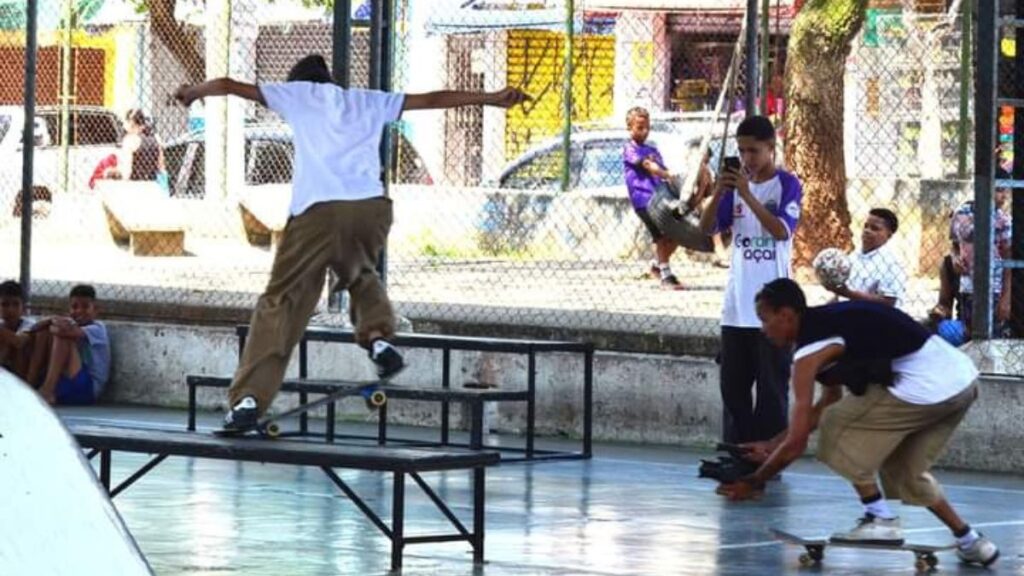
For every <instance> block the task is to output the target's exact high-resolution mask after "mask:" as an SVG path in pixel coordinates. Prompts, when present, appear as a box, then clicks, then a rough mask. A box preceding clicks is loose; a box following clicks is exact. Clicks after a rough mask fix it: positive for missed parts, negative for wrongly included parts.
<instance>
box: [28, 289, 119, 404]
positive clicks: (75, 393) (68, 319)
mask: <svg viewBox="0 0 1024 576" xmlns="http://www.w3.org/2000/svg"><path fill="white" fill-rule="evenodd" d="M69 309H70V310H69V315H68V316H54V317H51V318H47V319H45V320H42V321H40V322H39V323H37V324H36V325H35V326H33V327H32V334H33V339H34V341H33V343H32V359H31V362H30V364H29V369H28V375H27V377H26V380H27V381H28V382H29V384H32V385H33V386H35V387H37V388H38V389H39V394H40V395H41V396H42V397H43V399H44V400H46V401H47V402H48V403H50V404H58V405H89V404H93V403H95V402H96V399H97V398H99V396H100V394H102V393H103V388H104V387H105V386H106V384H107V378H108V377H109V375H110V338H109V337H108V335H107V327H106V326H104V325H103V323H102V322H100V321H98V320H96V314H97V310H96V289H95V288H93V287H92V286H89V285H87V284H79V285H77V286H75V287H74V288H72V289H71V294H70V295H69Z"/></svg>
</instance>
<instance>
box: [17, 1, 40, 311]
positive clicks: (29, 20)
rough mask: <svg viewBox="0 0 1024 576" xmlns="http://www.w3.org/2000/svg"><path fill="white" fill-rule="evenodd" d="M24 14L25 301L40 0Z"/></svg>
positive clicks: (28, 283)
mask: <svg viewBox="0 0 1024 576" xmlns="http://www.w3.org/2000/svg"><path fill="white" fill-rule="evenodd" d="M25 18H26V23H25V123H24V126H22V133H21V134H22V136H21V141H22V148H21V162H22V164H21V288H22V290H24V291H25V299H26V301H27V300H28V299H29V298H31V295H32V172H33V170H32V168H33V166H32V162H33V153H34V152H35V145H36V138H35V119H36V59H37V57H38V54H37V52H38V46H37V39H36V29H37V25H38V19H39V0H28V4H27V5H26V6H25Z"/></svg>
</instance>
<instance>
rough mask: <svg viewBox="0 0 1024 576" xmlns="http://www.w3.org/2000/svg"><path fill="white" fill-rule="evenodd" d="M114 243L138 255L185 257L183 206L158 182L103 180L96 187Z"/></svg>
mask: <svg viewBox="0 0 1024 576" xmlns="http://www.w3.org/2000/svg"><path fill="white" fill-rule="evenodd" d="M96 188H97V190H98V191H99V194H100V198H101V200H102V202H103V211H104V213H105V214H106V216H107V226H108V227H109V228H110V235H111V236H112V237H113V239H114V242H116V243H118V244H122V245H124V244H127V245H128V250H129V252H131V253H132V254H134V255H136V256H184V255H185V217H184V212H183V211H182V209H181V206H179V205H178V203H177V202H176V201H175V200H172V199H171V198H169V197H168V196H167V194H165V193H164V191H163V189H161V188H160V185H159V184H157V183H156V182H149V181H139V180H127V181H125V180H101V181H100V182H99V183H97V186H96Z"/></svg>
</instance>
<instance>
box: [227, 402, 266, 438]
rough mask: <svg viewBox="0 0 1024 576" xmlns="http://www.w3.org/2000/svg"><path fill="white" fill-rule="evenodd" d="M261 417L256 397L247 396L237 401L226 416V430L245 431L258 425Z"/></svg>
mask: <svg viewBox="0 0 1024 576" xmlns="http://www.w3.org/2000/svg"><path fill="white" fill-rule="evenodd" d="M259 419H260V413H259V408H258V407H257V405H256V398H255V397H253V396H246V397H244V398H242V399H241V400H239V401H238V402H237V403H235V405H234V407H232V408H231V410H230V411H228V413H227V414H226V415H225V416H224V430H226V431H239V432H240V431H244V430H249V429H251V428H255V427H256V422H258V421H259Z"/></svg>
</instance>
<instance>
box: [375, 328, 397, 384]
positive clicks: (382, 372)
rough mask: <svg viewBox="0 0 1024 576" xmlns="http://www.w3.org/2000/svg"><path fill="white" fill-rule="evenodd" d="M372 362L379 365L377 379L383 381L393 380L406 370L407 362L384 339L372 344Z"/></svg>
mask: <svg viewBox="0 0 1024 576" xmlns="http://www.w3.org/2000/svg"><path fill="white" fill-rule="evenodd" d="M370 360H373V363H374V364H376V365H377V377H378V378H380V379H381V380H387V379H389V378H392V377H394V376H395V375H396V374H398V373H399V372H401V371H402V370H403V369H404V368H405V360H404V359H403V358H402V354H401V353H400V352H399V351H398V348H395V347H394V346H392V345H391V343H390V342H388V341H387V340H384V339H383V338H378V339H376V340H374V341H373V343H372V344H370Z"/></svg>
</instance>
